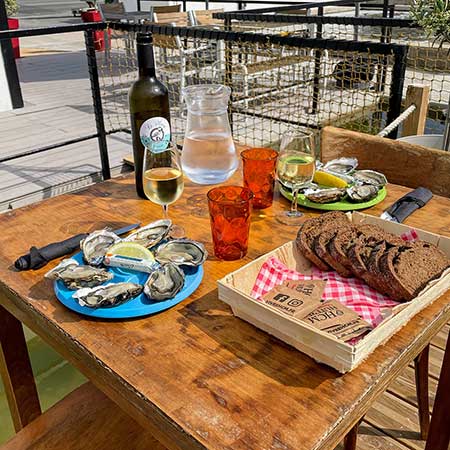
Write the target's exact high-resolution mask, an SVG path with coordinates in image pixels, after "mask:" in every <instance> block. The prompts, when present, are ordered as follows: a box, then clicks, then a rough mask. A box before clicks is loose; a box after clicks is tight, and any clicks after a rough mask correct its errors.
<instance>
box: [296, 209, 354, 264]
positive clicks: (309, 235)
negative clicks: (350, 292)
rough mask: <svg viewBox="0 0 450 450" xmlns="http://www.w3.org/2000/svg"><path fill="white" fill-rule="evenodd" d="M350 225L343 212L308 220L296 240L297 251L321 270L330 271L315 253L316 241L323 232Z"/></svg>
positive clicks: (333, 212) (326, 214) (330, 213)
mask: <svg viewBox="0 0 450 450" xmlns="http://www.w3.org/2000/svg"><path fill="white" fill-rule="evenodd" d="M349 223H350V221H349V220H348V218H347V216H346V215H345V213H343V212H341V211H332V212H329V213H325V214H321V215H320V216H317V217H314V218H312V219H308V220H307V221H306V222H305V223H304V224H303V225H302V226H301V227H300V229H299V230H298V234H297V239H296V245H297V249H298V250H299V251H300V252H301V253H302V254H303V256H304V257H305V258H307V259H309V260H310V261H311V262H312V263H313V264H315V265H316V266H317V267H318V268H319V269H320V270H323V271H327V270H330V267H329V266H328V264H326V263H325V262H324V261H323V260H322V259H320V258H319V256H317V254H316V253H315V251H314V241H315V239H316V237H318V236H319V235H320V234H321V233H322V232H323V231H326V230H328V229H338V228H340V227H342V226H348V225H349Z"/></svg>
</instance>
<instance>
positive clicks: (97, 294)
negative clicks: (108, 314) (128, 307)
mask: <svg viewBox="0 0 450 450" xmlns="http://www.w3.org/2000/svg"><path fill="white" fill-rule="evenodd" d="M141 292H142V286H141V285H140V284H135V283H109V284H105V285H104V286H97V287H94V288H82V289H79V290H78V291H77V292H75V294H73V298H75V299H77V300H78V303H79V304H80V305H81V306H87V307H89V308H102V307H103V308H109V307H112V306H118V305H121V304H122V303H125V302H126V301H128V300H130V299H132V298H133V297H136V296H137V295H139V294H140V293H141Z"/></svg>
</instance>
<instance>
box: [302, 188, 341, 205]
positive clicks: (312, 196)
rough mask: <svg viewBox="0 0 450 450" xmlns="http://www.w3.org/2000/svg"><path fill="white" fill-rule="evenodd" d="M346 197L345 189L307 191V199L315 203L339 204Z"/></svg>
mask: <svg viewBox="0 0 450 450" xmlns="http://www.w3.org/2000/svg"><path fill="white" fill-rule="evenodd" d="M344 195H345V189H338V188H332V189H308V190H306V191H305V197H306V198H307V199H308V200H309V201H311V202H314V203H332V202H338V201H339V200H340V199H341V198H342V197H344Z"/></svg>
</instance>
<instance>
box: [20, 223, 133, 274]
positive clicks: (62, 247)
mask: <svg viewBox="0 0 450 450" xmlns="http://www.w3.org/2000/svg"><path fill="white" fill-rule="evenodd" d="M140 226H141V224H140V223H133V224H131V225H126V226H125V227H122V228H119V229H118V230H115V231H113V232H114V233H115V234H117V235H118V236H121V235H123V234H126V233H128V232H129V231H131V230H134V229H136V228H139V227H140ZM88 235H89V233H80V234H77V235H75V236H72V237H70V238H67V239H64V240H63V241H59V242H52V243H51V244H48V245H46V246H44V247H41V248H36V247H31V248H30V251H29V253H27V254H26V255H22V256H21V257H19V258H17V260H16V261H15V263H14V267H15V268H16V269H17V270H29V269H40V268H41V267H43V266H45V265H46V264H47V263H48V262H49V261H51V260H52V259H56V258H59V257H61V256H64V255H67V254H69V253H72V252H74V251H75V250H77V249H78V248H79V247H80V242H81V241H82V240H83V239H84V238H86V237H87V236H88Z"/></svg>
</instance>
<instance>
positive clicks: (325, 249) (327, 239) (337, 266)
mask: <svg viewBox="0 0 450 450" xmlns="http://www.w3.org/2000/svg"><path fill="white" fill-rule="evenodd" d="M352 228H354V227H352V226H351V225H350V224H348V225H344V226H342V227H340V228H337V229H336V228H333V229H328V230H326V231H323V232H322V233H320V234H319V236H318V237H316V239H315V240H314V250H315V252H316V254H317V256H319V258H320V259H322V261H325V262H326V263H327V264H328V265H329V266H330V267H331V268H332V269H334V270H335V271H336V272H337V273H339V275H341V276H343V277H350V276H351V275H352V272H350V270H348V269H347V268H346V267H345V266H344V265H342V264H341V263H340V262H339V261H338V260H337V259H336V258H334V257H333V255H332V253H331V251H330V248H331V245H332V243H333V241H334V240H336V239H337V238H338V236H340V235H342V234H345V233H346V231H348V230H349V229H352Z"/></svg>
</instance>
